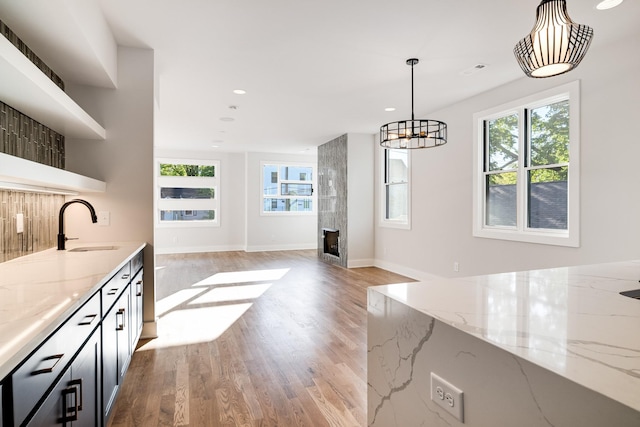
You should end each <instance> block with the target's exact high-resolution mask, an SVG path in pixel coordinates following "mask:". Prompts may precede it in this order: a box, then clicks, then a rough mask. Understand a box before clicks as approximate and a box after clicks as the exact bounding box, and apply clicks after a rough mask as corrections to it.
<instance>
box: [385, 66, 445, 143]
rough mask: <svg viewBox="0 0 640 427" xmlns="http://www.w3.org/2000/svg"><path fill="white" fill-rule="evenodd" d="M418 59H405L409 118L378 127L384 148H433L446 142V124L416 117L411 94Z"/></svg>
mask: <svg viewBox="0 0 640 427" xmlns="http://www.w3.org/2000/svg"><path fill="white" fill-rule="evenodd" d="M418 62H419V61H418V59H416V58H409V59H407V65H410V66H411V120H401V121H397V122H391V123H387V124H385V125H382V126H381V127H380V145H381V146H382V147H384V148H401V149H404V148H406V149H417V148H433V147H439V146H441V145H444V144H446V143H447V124H446V123H444V122H441V121H439V120H431V119H416V118H415V115H414V112H413V107H414V95H413V87H414V86H413V67H414V66H415V65H416V64H417V63H418Z"/></svg>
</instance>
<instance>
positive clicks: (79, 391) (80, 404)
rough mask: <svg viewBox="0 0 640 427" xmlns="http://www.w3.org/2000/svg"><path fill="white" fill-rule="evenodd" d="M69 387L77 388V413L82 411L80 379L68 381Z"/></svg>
mask: <svg viewBox="0 0 640 427" xmlns="http://www.w3.org/2000/svg"><path fill="white" fill-rule="evenodd" d="M69 385H70V386H77V388H78V396H79V401H78V411H82V396H83V393H82V378H78V379H76V380H71V381H69Z"/></svg>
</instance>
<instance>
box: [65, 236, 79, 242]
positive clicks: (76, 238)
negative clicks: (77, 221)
mask: <svg viewBox="0 0 640 427" xmlns="http://www.w3.org/2000/svg"><path fill="white" fill-rule="evenodd" d="M78 239H79V237H65V238H64V240H65V241H67V240H78Z"/></svg>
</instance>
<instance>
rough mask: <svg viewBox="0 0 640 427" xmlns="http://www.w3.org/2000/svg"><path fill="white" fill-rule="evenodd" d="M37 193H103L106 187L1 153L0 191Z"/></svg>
mask: <svg viewBox="0 0 640 427" xmlns="http://www.w3.org/2000/svg"><path fill="white" fill-rule="evenodd" d="M2 188H4V189H13V190H17V191H35V192H40V193H57V194H72V193H103V192H105V190H106V189H107V184H106V183H105V182H103V181H99V180H97V179H93V178H89V177H86V176H83V175H79V174H77V173H73V172H68V171H65V170H62V169H57V168H54V167H51V166H46V165H43V164H40V163H37V162H32V161H31V160H25V159H21V158H20V157H16V156H11V155H9V154H4V153H0V189H2Z"/></svg>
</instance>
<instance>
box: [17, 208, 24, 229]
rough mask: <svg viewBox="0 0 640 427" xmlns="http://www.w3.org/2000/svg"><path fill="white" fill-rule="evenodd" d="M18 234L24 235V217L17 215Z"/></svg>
mask: <svg viewBox="0 0 640 427" xmlns="http://www.w3.org/2000/svg"><path fill="white" fill-rule="evenodd" d="M16 233H24V215H23V214H21V213H19V214H16Z"/></svg>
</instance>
